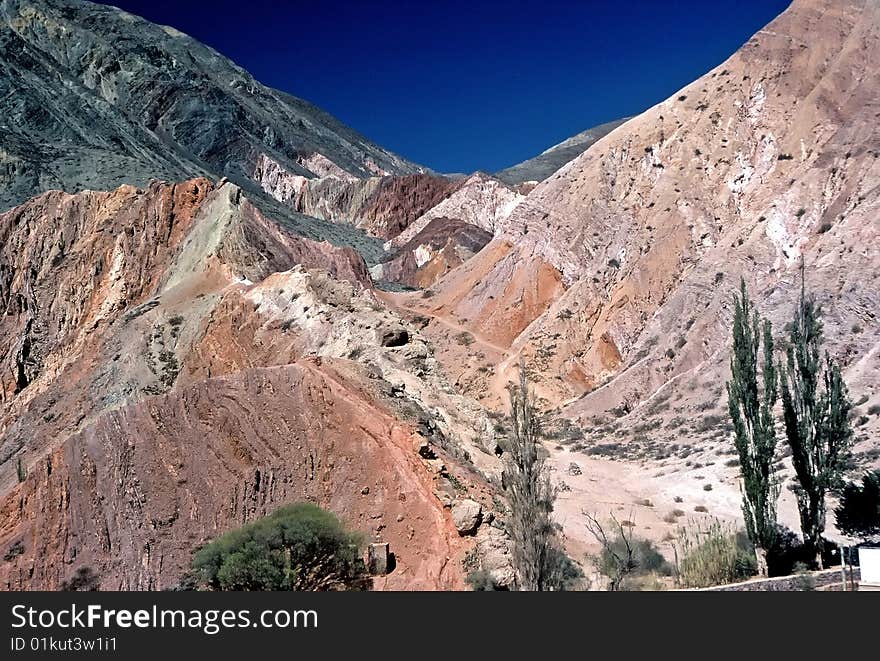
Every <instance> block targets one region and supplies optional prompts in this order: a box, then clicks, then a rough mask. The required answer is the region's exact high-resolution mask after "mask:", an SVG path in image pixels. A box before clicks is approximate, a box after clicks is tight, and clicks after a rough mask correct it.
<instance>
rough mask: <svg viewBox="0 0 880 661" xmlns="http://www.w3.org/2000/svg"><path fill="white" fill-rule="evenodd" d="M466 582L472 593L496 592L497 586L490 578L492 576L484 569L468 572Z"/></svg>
mask: <svg viewBox="0 0 880 661" xmlns="http://www.w3.org/2000/svg"><path fill="white" fill-rule="evenodd" d="M466 580H467V584H468V585H470V586H471V590H473V591H474V592H494V591H496V590H498V584H497V583H496V582H495V579H494V578H492V574H491V573H490V572H489V571H487V570H486V569H476V570H474V571H472V572H469V573H468V575H467V579H466Z"/></svg>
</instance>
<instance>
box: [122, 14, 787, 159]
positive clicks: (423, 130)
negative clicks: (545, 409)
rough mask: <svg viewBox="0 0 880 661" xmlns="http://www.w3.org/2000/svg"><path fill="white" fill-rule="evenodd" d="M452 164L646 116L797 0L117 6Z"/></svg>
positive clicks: (381, 137) (421, 154)
mask: <svg viewBox="0 0 880 661" xmlns="http://www.w3.org/2000/svg"><path fill="white" fill-rule="evenodd" d="M106 4H113V5H116V6H119V7H122V8H123V9H126V10H128V11H131V12H133V13H136V14H140V15H141V16H144V17H146V18H148V19H149V20H151V21H154V22H157V23H163V24H166V25H172V26H174V27H176V28H177V29H179V30H182V31H183V32H186V33H187V34H189V35H191V36H193V37H195V38H197V39H199V40H200V41H202V42H205V43H207V44H209V45H210V46H212V47H214V48H216V49H217V50H218V51H220V52H221V53H223V54H224V55H226V56H228V57H230V58H231V59H233V60H234V61H235V62H237V63H238V64H240V65H241V66H243V67H244V68H246V69H248V70H249V71H250V72H251V73H252V74H253V75H254V76H255V77H256V78H257V79H258V80H260V81H261V82H263V83H265V84H267V85H271V86H273V87H277V88H279V89H282V90H284V91H286V92H289V93H291V94H293V95H294V96H298V97H301V98H304V99H307V100H309V101H311V102H313V103H315V104H316V105H318V106H320V107H322V108H323V109H325V110H327V111H328V112H330V113H332V114H333V115H335V116H336V117H338V118H339V119H341V120H342V121H343V122H345V123H346V124H349V125H350V126H352V127H354V128H355V129H357V130H358V131H360V132H361V133H363V134H365V135H366V136H367V137H369V138H370V139H372V140H374V141H376V142H378V143H379V144H381V145H383V146H384V147H387V148H388V149H391V150H392V151H395V152H397V153H399V154H402V155H403V156H406V157H407V158H409V159H411V160H414V161H417V162H419V163H422V164H424V165H427V166H429V167H431V168H433V169H435V170H438V171H442V172H470V171H473V170H478V169H480V170H486V171H495V170H498V169H501V168H503V167H506V166H508V165H512V164H514V163H517V162H519V161H522V160H524V159H526V158H530V157H532V156H534V155H536V154H538V153H540V152H541V151H543V150H544V149H546V148H547V147H549V146H550V145H552V144H555V143H557V142H560V141H562V140H564V139H565V138H567V137H569V136H571V135H573V134H575V133H578V132H580V131H582V130H584V129H587V128H589V127H591V126H594V125H596V124H600V123H602V122H605V121H608V120H611V119H615V118H618V117H624V116H627V115H632V114H636V113H638V112H641V111H642V110H645V109H646V108H648V107H650V106H652V105H654V104H655V103H657V102H658V101H661V100H663V99H664V98H666V97H668V96H670V95H671V94H672V93H673V92H675V91H676V90H678V89H679V88H680V87H683V86H684V85H686V84H687V83H689V82H691V81H692V80H694V79H695V78H697V77H699V76H700V75H702V74H703V73H705V72H706V71H707V70H709V69H711V68H712V67H714V66H715V65H717V64H719V63H721V62H722V61H723V60H724V59H726V58H727V57H728V56H729V55H730V54H731V53H733V52H734V51H735V50H736V49H737V48H738V47H739V46H741V45H742V44H743V43H744V42H745V41H747V40H748V38H749V37H750V36H751V35H752V34H754V33H755V32H756V31H757V30H759V29H760V28H761V27H763V26H764V25H765V24H767V23H768V22H769V21H770V20H771V19H772V18H774V17H775V16H776V15H778V14H779V13H780V12H781V11H782V10H783V9H785V7H786V6H788V4H789V0H629V1H628V2H627V1H622V0H608V1H605V2H576V1H573V0H569V1H568V2H560V1H557V0H533V1H532V2H521V1H520V0H507V1H499V0H493V1H490V0H486V1H484V2H481V1H479V0H470V1H468V2H462V1H460V0H447V1H443V2H441V1H438V0H419V1H410V2H401V1H399V0H370V1H362V2H352V1H348V0H310V1H309V2H299V1H279V0H276V1H275V2H272V1H270V0H211V1H207V0H189V1H187V0H114V1H112V2H108V3H106Z"/></svg>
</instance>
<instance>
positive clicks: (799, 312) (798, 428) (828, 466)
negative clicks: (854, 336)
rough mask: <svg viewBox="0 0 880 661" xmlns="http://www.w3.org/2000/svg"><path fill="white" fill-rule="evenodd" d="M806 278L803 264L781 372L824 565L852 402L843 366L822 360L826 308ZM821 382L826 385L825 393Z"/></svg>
mask: <svg viewBox="0 0 880 661" xmlns="http://www.w3.org/2000/svg"><path fill="white" fill-rule="evenodd" d="M804 280H805V278H804V268H803V265H802V266H801V292H800V298H799V299H798V304H797V308H796V310H795V316H794V320H793V321H792V324H791V333H790V338H789V344H788V347H787V348H786V356H785V361H784V362H781V363H780V364H779V371H780V376H781V390H782V410H783V418H784V421H785V437H786V440H787V441H788V444H789V446H790V447H791V453H792V454H791V459H792V464H793V465H794V470H795V474H796V475H797V480H798V485H797V487H796V491H795V495H796V496H797V504H798V512H799V514H800V519H801V532H802V533H803V537H804V544H805V545H806V546H807V547H808V548H809V549H810V550H811V552H812V553H813V554H815V557H816V564H817V565H818V566H819V567H821V566H822V550H823V547H824V541H823V539H822V534H823V533H824V532H825V496H826V494H827V492H828V490H829V489H832V488H834V487H836V486H838V485H839V484H840V483H841V481H842V476H843V472H844V470H845V468H846V466H847V464H848V462H849V459H850V450H851V447H852V427H851V426H850V422H849V412H850V410H851V409H852V403H851V402H850V399H849V396H848V394H847V390H846V384H845V383H844V382H843V377H842V376H841V374H840V367H839V366H838V365H837V364H836V363H835V362H834V361H832V360H831V358H830V357H829V356H828V355H827V354H826V355H825V360H824V361H822V359H821V358H820V345H821V343H822V322H821V320H820V317H821V310H820V308H819V306H818V305H816V302H815V301H814V300H813V297H812V296H810V297H808V296H807V295H806V285H805V284H804ZM823 362H824V369H823ZM820 380H821V381H822V383H821V384H820ZM820 385H822V386H824V387H823V389H822V390H821V391H820Z"/></svg>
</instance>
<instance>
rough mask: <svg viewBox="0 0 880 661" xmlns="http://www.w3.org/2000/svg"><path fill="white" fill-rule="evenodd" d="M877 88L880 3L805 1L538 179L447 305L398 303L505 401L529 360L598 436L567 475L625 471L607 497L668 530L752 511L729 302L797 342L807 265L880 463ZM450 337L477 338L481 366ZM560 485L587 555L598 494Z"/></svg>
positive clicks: (491, 394) (487, 396) (456, 371)
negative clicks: (589, 505)
mask: <svg viewBox="0 0 880 661" xmlns="http://www.w3.org/2000/svg"><path fill="white" fill-rule="evenodd" d="M878 89H880V6H878V5H877V3H876V2H873V1H869V0H848V1H844V2H838V1H836V0H835V1H832V0H796V1H795V2H794V3H793V4H792V5H791V7H790V8H789V9H787V10H786V11H785V12H784V13H783V14H782V15H780V16H779V17H778V18H777V19H776V20H775V21H773V22H772V23H771V24H770V25H768V26H767V27H766V28H765V29H763V30H761V31H759V32H758V33H757V34H755V35H754V37H752V38H751V39H750V40H749V41H748V42H747V43H746V44H744V45H743V46H742V48H741V49H739V51H737V52H736V53H735V54H734V55H733V56H732V57H731V58H729V59H728V60H727V61H725V62H723V63H722V64H720V65H719V66H718V67H716V68H715V69H713V70H712V71H710V72H709V73H707V74H706V75H705V76H703V77H701V78H699V79H698V80H696V81H695V82H693V83H692V84H690V85H688V86H686V87H685V88H683V89H681V90H680V91H678V92H676V93H675V94H674V95H672V96H671V97H670V98H669V99H667V100H665V101H662V102H661V103H659V104H657V105H656V106H655V107H653V108H651V109H649V110H648V111H646V112H645V113H643V114H642V115H639V116H638V117H635V118H633V119H630V120H629V121H627V122H626V123H625V124H623V125H622V126H620V127H619V128H618V129H617V130H615V131H613V132H611V133H610V134H608V135H606V136H605V137H604V138H602V139H600V140H599V141H597V142H596V143H595V144H594V145H593V146H592V147H591V148H590V149H588V150H587V151H585V152H584V153H583V154H581V155H580V156H578V157H576V158H575V159H574V160H572V161H570V162H569V163H567V164H566V165H564V166H563V167H562V168H561V169H560V170H559V171H558V172H556V174H555V175H553V176H551V177H550V178H548V179H545V180H544V181H543V182H541V183H540V184H539V185H538V186H537V187H535V188H534V190H532V191H531V192H530V193H529V194H528V195H527V196H526V197H525V199H524V200H522V201H521V202H520V203H519V204H518V205H517V206H516V207H515V208H514V209H513V210H512V212H511V213H510V214H509V216H508V217H507V218H506V219H505V220H504V222H503V223H502V226H501V228H500V230H499V231H497V232H496V233H495V237H494V238H493V240H492V241H491V242H489V243H488V244H487V245H486V246H485V247H484V248H483V249H482V250H481V251H480V252H478V253H477V254H476V255H475V256H474V257H473V258H471V259H470V260H468V261H466V262H464V263H463V264H462V265H461V266H459V267H457V268H455V269H454V270H452V271H450V272H449V273H447V274H446V275H444V276H443V277H442V278H441V279H440V280H439V281H437V282H436V283H434V284H433V285H432V286H431V292H430V296H425V295H420V294H400V295H397V300H396V302H397V304H398V305H399V306H400V307H401V308H403V309H406V310H408V311H410V312H411V313H412V314H416V315H420V316H421V317H425V318H427V319H429V320H430V321H429V323H427V324H426V326H425V328H424V330H423V332H424V333H425V334H426V335H427V336H428V338H429V340H430V341H431V342H432V343H433V344H434V346H435V351H436V355H437V356H438V358H439V359H440V360H441V362H443V363H444V364H446V365H447V374H448V375H449V376H450V377H452V376H453V375H454V378H455V379H456V382H457V383H459V384H460V385H461V386H462V388H463V390H464V392H466V393H469V394H471V395H472V396H474V397H475V398H477V399H479V400H480V401H481V402H483V403H484V405H486V406H488V407H490V408H493V407H495V408H500V407H501V406H503V402H504V399H505V397H506V393H505V389H504V386H505V385H506V384H507V382H508V381H509V380H510V379H511V378H512V377H513V376H514V372H515V369H516V367H517V365H518V364H519V362H520V361H523V362H524V363H525V364H526V366H527V368H528V370H529V372H530V374H532V375H533V376H532V378H533V382H534V383H535V387H536V389H537V392H538V396H539V398H540V400H539V401H541V402H542V404H543V406H545V407H546V408H547V409H555V410H557V411H559V412H561V413H562V414H563V415H564V416H566V417H567V418H568V419H569V420H570V421H571V422H572V424H573V425H574V428H575V429H577V430H579V431H578V433H579V434H581V435H582V436H583V438H582V439H580V440H577V441H576V442H574V441H568V443H569V445H570V447H567V448H564V449H562V450H559V451H558V452H551V455H552V461H551V463H553V465H554V466H556V467H557V468H558V469H559V470H561V471H564V470H567V467H568V466H569V464H570V463H571V462H576V463H578V464H580V465H587V464H588V462H589V466H590V469H591V470H595V471H596V474H601V473H602V472H605V473H606V474H609V475H610V474H612V473H613V474H614V475H616V476H617V477H616V478H614V479H616V480H617V483H616V486H613V485H614V479H612V478H610V477H609V478H608V483H607V484H606V485H604V488H606V489H612V488H620V489H621V491H620V492H619V497H620V498H624V499H629V502H633V501H634V500H636V499H644V498H649V499H651V498H653V499H654V501H653V502H654V503H655V504H656V505H657V508H658V510H652V511H644V510H645V509H646V508H641V510H640V512H639V515H640V516H641V517H642V521H643V522H644V524H647V525H648V526H650V527H651V528H652V529H653V530H663V529H665V528H664V526H665V524H664V523H663V521H662V519H661V515H662V511H660V515H658V514H657V513H656V512H657V511H659V510H662V508H666V507H668V508H669V509H672V508H674V507H675V504H674V502H673V501H672V499H671V494H675V493H676V492H677V491H678V492H680V495H681V496H684V497H687V498H689V499H690V500H689V501H688V502H693V501H696V503H694V504H699V505H704V506H706V507H707V508H708V509H709V510H710V511H711V512H713V513H715V514H718V515H722V516H728V517H731V518H734V519H735V518H737V517H738V516H739V513H738V507H739V496H738V491H737V489H738V482H737V473H736V469H735V468H734V467H731V466H730V462H729V461H728V459H727V458H726V457H725V456H724V454H725V452H726V451H727V450H729V443H728V441H727V440H726V439H727V435H728V433H727V431H726V428H725V422H726V417H725V406H726V403H725V392H724V382H725V380H726V378H727V377H728V371H727V370H728V359H729V349H730V327H731V319H732V314H733V309H732V299H733V294H734V292H735V290H736V288H737V287H738V285H739V281H740V278H741V277H742V278H744V279H745V281H746V283H747V285H748V287H749V291H750V292H751V294H752V297H753V298H754V300H756V301H757V302H758V307H759V309H760V311H761V313H762V314H764V315H766V316H768V317H769V318H770V319H771V321H772V322H773V325H774V329H776V333H777V335H778V336H780V339H781V335H782V333H783V332H784V331H783V329H784V328H785V325H786V323H787V322H788V321H789V320H790V319H791V317H792V314H793V306H794V303H795V300H796V296H797V293H798V291H799V287H800V275H799V274H800V265H801V264H802V263H804V264H805V266H806V279H807V287H808V289H809V290H810V291H812V292H813V293H815V295H816V296H817V298H818V300H819V302H820V303H821V304H822V306H823V308H824V309H825V318H824V323H825V337H826V347H827V349H828V350H829V352H830V353H831V355H833V356H835V357H836V358H837V359H839V360H840V361H841V363H842V365H843V367H844V375H845V377H846V379H847V382H848V384H849V388H850V394H851V396H852V398H853V400H854V401H855V402H858V403H859V405H858V407H857V411H856V412H855V415H856V418H855V419H857V420H858V421H859V426H858V427H857V430H856V438H857V439H858V441H857V446H856V451H857V454H858V456H859V457H860V458H861V459H862V460H863V461H865V462H867V463H868V464H870V463H876V462H877V460H878V458H880V449H878V447H877V443H876V440H872V438H873V439H875V438H876V433H877V430H878V428H880V419H878V418H877V416H870V415H866V411H867V410H868V409H869V408H870V407H872V406H873V407H875V408H876V406H877V405H878V404H880V390H878V389H877V386H876V371H877V358H878V355H880V324H878V319H877V315H878V311H880V298H878V293H877V292H878V285H880V282H878V277H880V270H878V268H877V263H878V262H877V260H878V255H880V226H878V223H877V221H876V219H877V216H878V212H880V186H878V182H880V131H878V124H877V121H876V120H877V113H878V111H880V107H878V96H877V90H878ZM450 325H452V326H454V327H455V328H457V329H458V331H457V332H466V333H470V335H471V338H472V341H471V344H470V346H469V348H468V349H467V351H466V352H462V351H461V348H460V347H458V346H456V345H457V340H456V336H455V335H449V333H448V329H449V327H450ZM872 435H873V436H872ZM560 447H561V446H560ZM603 456H604V457H608V458H611V459H614V460H615V461H617V462H620V463H619V464H618V467H617V468H614V469H613V471H612V470H611V469H608V468H607V467H606V465H605V464H602V463H601V462H597V460H596V457H603ZM627 462H628V463H627ZM639 466H643V467H644V468H641V469H640V468H639ZM583 472H584V475H585V476H586V475H588V474H590V473H589V472H588V471H587V470H584V471H583ZM791 476H792V472H791V468H790V466H789V467H788V468H787V469H786V472H785V473H784V474H783V477H784V478H786V479H790V478H791ZM594 477H595V475H594ZM564 479H565V482H566V484H567V485H568V486H569V487H570V488H571V491H570V492H566V493H565V494H564V495H563V496H562V497H561V504H560V514H559V516H560V517H561V518H565V517H566V516H569V517H571V519H570V521H571V527H570V528H568V527H567V528H566V530H567V532H570V533H571V534H572V535H577V536H580V537H581V541H582V543H584V544H588V543H589V540H588V539H583V533H582V526H580V527H579V524H578V520H579V519H578V512H579V511H580V509H579V508H580V507H582V506H583V504H584V503H585V502H590V501H591V499H595V498H596V497H597V495H596V494H595V493H594V491H591V490H593V487H592V486H590V484H589V481H588V479H587V478H586V477H584V478H579V477H570V476H568V475H567V476H566V477H565V478H564ZM705 481H708V482H709V489H711V492H710V490H709V489H706V490H705V491H704V490H702V489H701V486H702V484H703V483H704V482H705ZM692 485H695V486H696V488H694V487H693V486H692ZM783 493H784V496H783V504H782V512H783V520H785V521H787V522H788V524H789V525H791V526H792V527H795V528H796V527H797V515H796V513H795V511H794V507H793V504H792V503H793V501H792V496H791V493H790V492H789V491H788V490H785V489H784V490H783ZM605 497H606V498H607V497H610V496H608V495H607V494H606V496H605ZM623 502H627V501H626V500H624V501H623ZM579 530H581V532H578V531H579Z"/></svg>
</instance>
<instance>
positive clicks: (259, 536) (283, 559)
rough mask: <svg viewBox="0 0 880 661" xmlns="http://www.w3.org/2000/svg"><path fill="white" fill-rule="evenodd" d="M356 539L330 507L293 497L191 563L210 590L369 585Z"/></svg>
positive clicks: (215, 543) (203, 551) (198, 554)
mask: <svg viewBox="0 0 880 661" xmlns="http://www.w3.org/2000/svg"><path fill="white" fill-rule="evenodd" d="M360 543H361V539H360V537H359V536H358V535H355V534H352V533H350V532H348V531H346V530H345V528H344V527H343V525H342V523H340V521H339V519H337V518H336V516H334V515H333V514H332V513H330V512H327V511H325V510H322V509H321V508H320V507H318V506H317V505H313V504H311V503H296V504H294V505H286V506H284V507H281V508H279V509H277V510H275V511H274V512H273V513H272V514H270V515H269V516H266V517H264V518H262V519H258V520H256V521H253V522H251V523H248V524H246V525H244V526H242V527H241V528H239V529H237V530H233V531H231V532H228V533H226V534H225V535H223V536H222V537H220V538H219V539H217V540H215V541H213V542H211V543H210V544H208V545H207V546H204V547H203V548H201V549H200V550H199V551H197V552H196V554H195V556H194V558H193V569H194V571H195V573H196V575H197V577H198V578H199V580H200V582H201V583H202V584H204V585H205V586H206V587H208V588H210V589H213V590H310V591H314V590H344V589H368V586H369V578H368V576H367V574H366V568H365V566H364V562H363V560H362V559H361V557H360V553H359V550H358V549H359V546H360Z"/></svg>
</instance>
